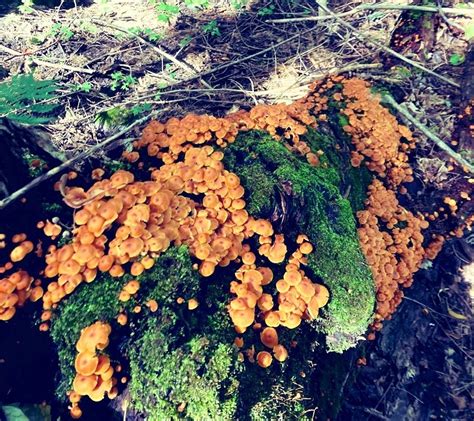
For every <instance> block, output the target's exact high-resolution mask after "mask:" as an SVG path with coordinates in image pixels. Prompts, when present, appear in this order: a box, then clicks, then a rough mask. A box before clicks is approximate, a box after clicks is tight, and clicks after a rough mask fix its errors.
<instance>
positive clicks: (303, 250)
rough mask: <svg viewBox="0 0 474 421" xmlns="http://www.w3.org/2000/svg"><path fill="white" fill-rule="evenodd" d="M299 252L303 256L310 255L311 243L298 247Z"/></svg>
mask: <svg viewBox="0 0 474 421" xmlns="http://www.w3.org/2000/svg"><path fill="white" fill-rule="evenodd" d="M299 250H300V251H301V253H303V254H310V253H311V252H312V251H313V245H312V244H311V243H308V242H304V243H303V244H301V245H300V247H299Z"/></svg>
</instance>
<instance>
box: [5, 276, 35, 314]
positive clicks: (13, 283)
mask: <svg viewBox="0 0 474 421" xmlns="http://www.w3.org/2000/svg"><path fill="white" fill-rule="evenodd" d="M42 295H43V288H41V286H40V282H39V281H35V282H33V277H32V276H30V275H29V274H28V272H26V271H24V270H18V271H16V272H14V273H12V274H11V275H10V276H8V277H6V278H3V279H0V320H3V321H6V320H10V319H11V318H12V317H13V316H14V315H15V312H16V308H17V307H21V306H23V305H24V304H25V302H26V301H27V300H28V299H29V300H30V301H33V302H35V301H38V300H39V299H40V298H41V297H42Z"/></svg>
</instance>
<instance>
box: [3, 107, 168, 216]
mask: <svg viewBox="0 0 474 421" xmlns="http://www.w3.org/2000/svg"><path fill="white" fill-rule="evenodd" d="M163 111H164V110H160V112H163ZM156 114H158V112H155V113H150V114H149V115H147V116H146V117H143V118H141V119H139V120H136V121H134V122H133V123H132V124H130V125H129V126H127V127H125V128H124V129H123V130H120V131H119V132H117V133H115V134H114V135H113V136H110V137H109V138H107V139H105V140H104V141H102V142H100V143H98V144H97V145H94V146H92V147H91V148H89V149H88V150H86V151H84V152H81V153H80V154H78V155H76V156H75V157H74V158H71V159H68V160H67V161H65V162H63V163H62V164H61V165H58V166H57V167H55V168H52V169H50V170H49V171H48V172H46V173H44V174H42V175H40V176H39V177H37V178H35V179H34V180H32V181H31V182H29V183H28V184H26V185H25V186H23V187H22V188H20V189H18V190H17V191H15V192H13V193H12V194H11V195H10V196H8V197H6V198H5V199H3V200H0V210H1V209H4V208H5V207H6V206H8V205H9V204H10V203H12V202H13V201H15V200H17V199H18V198H20V197H21V196H23V195H24V194H25V193H27V192H28V191H29V190H31V189H32V188H34V187H36V186H38V185H40V184H41V183H42V182H43V181H46V180H48V179H50V178H51V177H53V176H55V175H56V174H59V173H60V172H61V171H63V170H65V169H66V168H68V167H70V166H71V165H73V164H74V163H76V162H77V161H80V160H82V159H85V158H87V157H89V156H91V155H92V154H93V153H94V152H96V151H98V150H101V149H104V148H105V147H106V146H109V145H111V144H112V143H113V142H114V141H115V140H117V139H118V138H119V137H120V136H123V135H124V134H125V133H128V132H129V131H130V130H131V129H133V128H134V127H135V126H138V125H140V124H142V123H145V122H146V121H147V120H149V119H150V118H152V117H154V116H156ZM121 142H124V140H123V139H122V140H120V141H119V142H118V144H120V143H121Z"/></svg>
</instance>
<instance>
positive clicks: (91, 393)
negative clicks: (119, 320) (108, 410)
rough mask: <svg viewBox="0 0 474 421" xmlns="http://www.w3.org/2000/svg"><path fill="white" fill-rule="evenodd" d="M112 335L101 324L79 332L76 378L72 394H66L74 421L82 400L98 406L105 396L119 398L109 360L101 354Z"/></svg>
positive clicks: (108, 326)
mask: <svg viewBox="0 0 474 421" xmlns="http://www.w3.org/2000/svg"><path fill="white" fill-rule="evenodd" d="M111 331H112V329H111V327H110V325H109V324H108V323H102V322H100V321H99V322H95V323H94V324H92V325H90V326H88V327H86V328H84V329H82V331H81V336H80V338H79V340H78V341H77V343H76V349H77V351H78V354H77V355H76V360H75V362H74V368H75V370H76V376H75V378H74V382H73V390H72V391H70V392H69V401H70V402H71V408H70V414H71V417H72V418H74V419H77V418H80V417H81V415H82V411H81V409H80V408H79V401H80V400H81V398H82V397H83V396H88V397H89V398H90V399H91V400H93V401H94V402H99V401H101V400H102V399H104V397H105V395H107V397H108V398H109V399H114V398H115V397H116V396H117V394H118V389H117V387H116V384H117V379H116V378H114V377H113V375H114V368H113V367H112V365H111V361H110V358H109V356H108V355H106V354H105V353H104V352H103V351H104V350H105V348H107V346H108V344H109V335H110V333H111Z"/></svg>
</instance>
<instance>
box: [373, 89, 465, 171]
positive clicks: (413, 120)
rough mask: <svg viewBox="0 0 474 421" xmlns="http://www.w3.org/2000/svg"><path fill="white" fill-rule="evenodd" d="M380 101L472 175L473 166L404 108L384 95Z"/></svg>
mask: <svg viewBox="0 0 474 421" xmlns="http://www.w3.org/2000/svg"><path fill="white" fill-rule="evenodd" d="M382 101H383V102H385V103H387V104H388V105H390V106H392V107H393V108H395V109H396V110H397V111H398V112H399V113H400V114H401V115H402V116H403V117H405V119H407V120H408V121H409V122H410V123H412V124H413V125H414V126H415V127H416V128H417V129H418V130H420V131H421V132H422V133H423V134H424V135H425V136H426V137H427V138H428V139H430V140H432V141H433V142H434V143H435V144H436V145H437V146H438V147H439V148H440V149H442V150H443V151H444V152H446V153H447V154H448V155H449V156H450V157H451V158H453V159H454V160H455V161H456V162H457V163H458V164H459V165H461V167H464V168H465V169H466V170H468V171H469V172H470V173H474V165H473V164H471V163H470V162H468V161H467V160H466V159H464V158H463V157H462V156H461V155H460V154H458V153H457V152H455V151H453V150H452V149H451V148H450V147H449V146H448V145H446V143H444V142H443V141H442V140H441V139H440V138H439V137H438V136H436V135H435V134H434V133H432V132H431V131H430V130H429V129H428V127H426V126H425V125H424V124H423V123H421V122H420V121H419V120H417V119H416V118H415V117H413V116H412V115H411V114H410V113H409V112H408V110H407V109H406V108H405V107H402V106H401V105H400V104H399V103H398V102H396V101H395V100H394V99H393V98H392V97H391V96H390V95H388V94H385V95H383V96H382Z"/></svg>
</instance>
